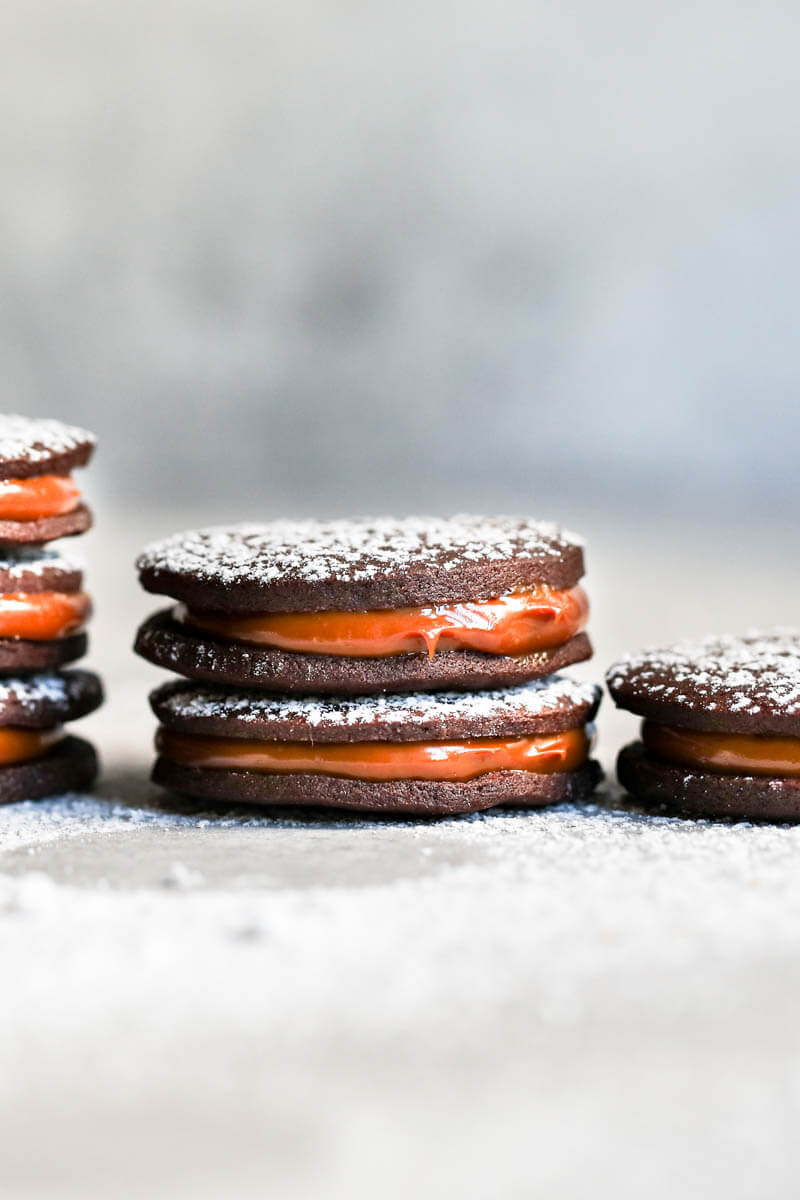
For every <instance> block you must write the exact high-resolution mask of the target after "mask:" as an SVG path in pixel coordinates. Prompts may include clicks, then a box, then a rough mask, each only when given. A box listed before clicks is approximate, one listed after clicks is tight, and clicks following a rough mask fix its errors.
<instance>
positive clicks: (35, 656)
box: [0, 415, 102, 803]
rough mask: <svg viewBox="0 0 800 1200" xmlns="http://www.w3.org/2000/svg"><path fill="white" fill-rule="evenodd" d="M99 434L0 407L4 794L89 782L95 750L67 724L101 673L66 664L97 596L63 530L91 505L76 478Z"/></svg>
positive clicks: (91, 699) (81, 522) (11, 797)
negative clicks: (64, 542) (58, 545)
mask: <svg viewBox="0 0 800 1200" xmlns="http://www.w3.org/2000/svg"><path fill="white" fill-rule="evenodd" d="M93 450H94V438H93V437H92V435H91V434H90V433H86V432H85V431H84V430H82V429H76V428H74V427H72V426H69V425H63V424H61V422H60V421H50V420H33V419H31V418H27V417H19V416H10V415H5V416H3V415H0V802H5V803H7V802H11V801H17V800H33V799H39V798H41V797H43V796H49V795H52V794H55V793H59V792H65V791H74V790H78V789H83V788H87V787H90V786H91V784H92V783H93V782H94V779H95V777H96V775H97V756H96V754H95V751H94V749H93V747H92V746H91V745H89V743H88V742H85V741H83V740H82V739H81V738H76V737H68V736H66V734H65V733H64V732H63V728H62V727H63V725H64V724H65V722H67V721H73V720H75V719H76V718H77V717H82V716H85V715H86V714H87V713H90V712H92V711H93V710H94V709H95V708H97V707H98V705H99V704H100V703H101V701H102V689H101V685H100V681H99V679H98V678H97V676H96V675H93V674H92V673H91V672H89V671H82V670H64V669H63V668H64V666H65V664H66V663H71V662H74V661H75V660H76V659H79V658H81V657H82V656H83V655H84V654H85V653H86V646H87V640H86V634H85V633H84V631H83V630H84V625H85V623H86V621H87V620H88V618H89V615H90V609H91V603H90V600H89V597H88V596H87V595H86V593H85V592H84V591H83V590H82V588H83V573H82V570H81V568H80V566H78V565H77V564H76V563H75V562H74V561H72V560H71V559H69V558H67V557H66V556H65V555H64V554H62V553H61V552H60V551H57V550H53V549H51V548H48V549H45V548H44V547H45V545H46V544H47V543H50V542H53V541H55V540H56V539H58V538H62V537H69V536H73V535H75V534H80V533H84V532H85V531H86V530H87V529H88V528H89V527H90V525H91V523H92V518H91V514H90V512H89V510H88V508H87V507H86V505H85V504H83V503H82V502H81V494H80V491H79V490H78V487H77V486H76V484H75V483H74V481H73V479H72V478H71V472H72V471H73V470H75V469H76V468H77V467H83V466H86V464H87V463H88V462H89V459H90V458H91V455H92V452H93Z"/></svg>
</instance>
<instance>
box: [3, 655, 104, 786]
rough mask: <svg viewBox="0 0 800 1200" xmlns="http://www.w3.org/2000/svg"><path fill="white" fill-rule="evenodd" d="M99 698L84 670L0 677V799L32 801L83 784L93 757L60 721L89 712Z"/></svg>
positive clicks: (95, 682)
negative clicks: (65, 730) (68, 733)
mask: <svg viewBox="0 0 800 1200" xmlns="http://www.w3.org/2000/svg"><path fill="white" fill-rule="evenodd" d="M101 701H102V689H101V685H100V681H99V679H98V678H97V676H96V675H93V674H92V673H91V672H89V671H63V672H46V673H40V674H37V675H28V676H24V677H20V678H7V679H2V680H0V803H3V804H9V803H13V802H16V801H20V800H38V799H41V798H42V797H43V796H50V795H55V794H57V793H59V792H68V791H74V790H76V789H83V788H88V787H90V786H91V785H92V783H93V782H94V780H95V777H96V775H97V756H96V754H95V752H94V749H93V747H92V746H91V745H89V743H88V742H85V741H83V739H82V738H76V737H68V736H66V735H65V733H64V731H63V728H62V727H63V725H64V724H65V723H66V722H68V721H74V720H76V719H77V718H78V717H83V716H86V714H87V713H90V712H93V711H94V709H96V708H97V707H98V705H99V704H100V703H101Z"/></svg>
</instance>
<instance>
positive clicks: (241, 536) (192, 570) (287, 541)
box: [137, 515, 581, 584]
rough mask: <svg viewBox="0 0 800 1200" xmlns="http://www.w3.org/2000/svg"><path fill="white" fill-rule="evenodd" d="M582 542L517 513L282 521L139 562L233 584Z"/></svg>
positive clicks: (380, 572) (160, 550)
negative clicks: (507, 514)
mask: <svg viewBox="0 0 800 1200" xmlns="http://www.w3.org/2000/svg"><path fill="white" fill-rule="evenodd" d="M580 544H581V541H580V539H579V538H578V537H577V536H576V535H575V534H572V533H568V532H566V531H564V530H561V529H559V528H558V527H557V526H556V525H553V524H550V523H548V522H537V521H529V520H524V519H518V518H513V517H496V518H487V517H475V516H467V515H462V516H456V517H451V518H441V517H430V518H426V517H411V518H407V519H405V520H396V519H392V518H388V517H385V518H376V519H366V518H365V519H361V520H341V521H325V522H322V521H275V522H271V523H268V524H263V525H257V524H245V525H235V526H228V527H225V526H218V527H213V528H209V529H199V530H193V531H190V532H187V533H180V534H175V535H173V536H172V537H168V538H165V539H163V540H162V541H158V542H154V543H153V544H152V545H150V546H148V547H147V548H146V549H145V550H144V552H143V553H142V554H141V555H140V557H139V559H138V561H137V567H138V569H139V570H140V571H142V570H157V571H170V572H174V573H178V574H185V575H195V576H198V577H199V578H202V579H214V580H218V581H219V582H221V583H228V584H232V583H240V582H244V581H247V580H253V581H254V582H257V583H263V584H267V583H270V582H273V581H275V580H278V579H284V578H292V579H297V580H303V581H306V582H309V583H314V582H319V581H321V580H326V579H331V578H336V579H347V580H351V581H353V582H359V581H362V580H370V579H378V578H381V577H382V576H384V575H390V574H392V573H393V572H395V571H397V570H405V569H409V568H412V567H415V566H420V567H426V566H428V567H434V566H435V567H440V568H442V569H444V570H454V569H456V568H458V567H459V566H461V565H463V564H464V563H465V562H476V563H477V562H497V561H506V560H508V559H511V558H514V559H525V558H535V559H539V558H553V559H557V558H560V557H561V555H562V554H563V553H564V551H565V549H566V548H567V547H568V546H575V545H580Z"/></svg>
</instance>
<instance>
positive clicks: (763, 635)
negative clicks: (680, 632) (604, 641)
mask: <svg viewBox="0 0 800 1200" xmlns="http://www.w3.org/2000/svg"><path fill="white" fill-rule="evenodd" d="M606 678H607V681H608V685H609V688H610V689H611V691H612V692H615V691H616V690H618V689H621V688H622V689H625V691H626V692H629V693H631V694H633V693H635V694H636V695H637V696H639V697H643V698H650V699H652V700H654V701H656V700H659V701H660V700H663V701H664V702H668V703H669V704H671V705H678V706H680V705H685V706H686V707H687V709H689V708H691V709H697V708H701V707H702V708H706V709H707V710H709V711H711V712H715V711H717V710H724V711H725V712H728V713H742V714H748V715H752V716H758V715H760V714H762V713H763V714H770V715H780V716H791V715H793V714H797V713H800V632H798V631H796V630H792V629H777V630H774V631H772V632H758V631H754V632H752V633H748V634H746V635H744V636H743V637H737V636H734V635H733V634H723V635H722V636H719V637H709V638H706V639H704V640H702V641H695V642H692V641H687V642H680V643H678V644H677V645H675V646H671V647H667V648H665V649H652V650H643V651H641V652H640V653H637V654H630V655H627V656H626V657H625V659H624V660H623V661H622V662H619V663H616V664H615V665H614V666H613V667H612V668H611V669H610V670H609V672H608V674H607V676H606ZM687 692H689V693H690V694H688V695H687V694H686V693H687Z"/></svg>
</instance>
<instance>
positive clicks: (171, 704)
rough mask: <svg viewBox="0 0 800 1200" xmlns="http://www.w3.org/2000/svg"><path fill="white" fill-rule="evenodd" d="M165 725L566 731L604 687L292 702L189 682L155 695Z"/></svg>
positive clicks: (319, 733)
mask: <svg viewBox="0 0 800 1200" xmlns="http://www.w3.org/2000/svg"><path fill="white" fill-rule="evenodd" d="M150 703H151V705H152V708H153V711H154V712H155V714H156V716H157V717H158V719H159V720H160V721H161V722H162V724H164V725H166V726H168V727H169V728H170V729H178V730H182V731H183V732H185V733H196V734H201V735H202V734H206V735H211V736H223V737H243V738H261V739H275V740H279V741H297V742H365V741H366V742H368V741H393V742H415V741H425V740H441V739H443V738H472V737H522V736H526V735H534V734H536V733H561V732H563V731H564V730H567V729H576V728H578V727H579V726H581V725H583V724H585V723H586V722H587V721H590V720H591V719H592V717H593V716H594V714H595V713H596V711H597V707H598V705H599V703H600V689H599V688H598V687H596V686H595V685H593V684H586V683H577V682H576V681H575V680H573V679H568V678H567V677H566V676H564V675H554V676H552V677H551V678H550V679H542V680H536V681H535V682H533V683H529V684H525V685H524V686H523V687H516V688H505V689H502V690H498V691H484V692H434V693H426V692H412V693H410V694H406V695H378V696H359V697H340V698H334V697H332V696H331V697H327V696H325V697H323V696H305V697H298V698H297V699H288V698H285V697H281V696H270V695H264V694H263V693H262V692H256V691H238V690H232V689H228V688H221V687H218V688H206V687H200V686H198V685H196V684H195V685H193V684H191V683H186V682H184V681H178V682H176V683H168V684H165V685H164V686H162V687H160V688H157V689H156V691H154V692H153V693H152V695H151V697H150Z"/></svg>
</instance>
